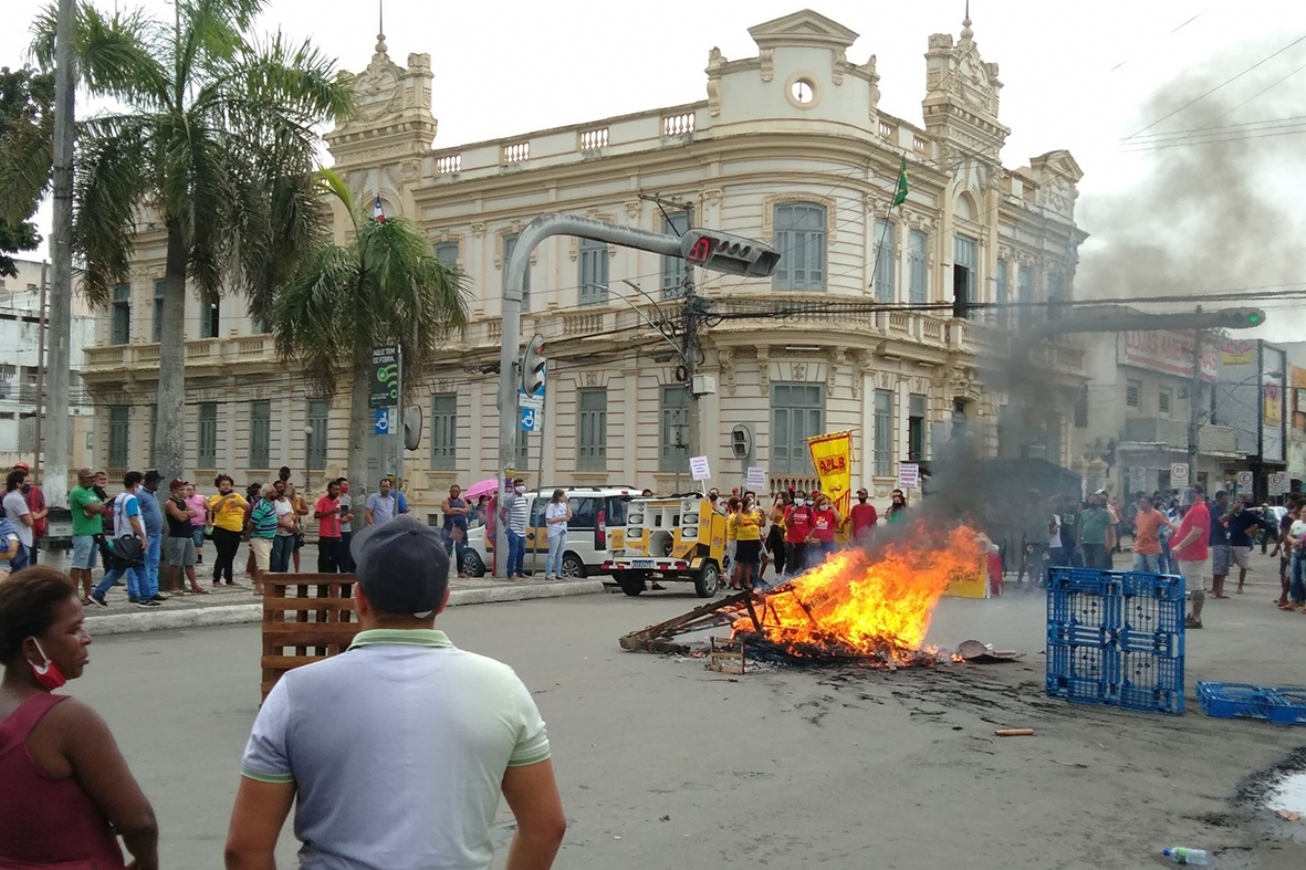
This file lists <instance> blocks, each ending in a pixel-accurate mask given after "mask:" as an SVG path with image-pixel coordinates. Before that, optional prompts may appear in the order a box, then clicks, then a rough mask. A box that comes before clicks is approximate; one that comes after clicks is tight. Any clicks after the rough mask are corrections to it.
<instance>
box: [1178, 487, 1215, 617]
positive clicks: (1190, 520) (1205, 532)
mask: <svg viewBox="0 0 1306 870" xmlns="http://www.w3.org/2000/svg"><path fill="white" fill-rule="evenodd" d="M1188 500H1189V501H1190V502H1191V503H1192V507H1190V508H1189V509H1188V512H1187V513H1186V514H1184V518H1183V521H1182V522H1181V523H1179V531H1177V532H1175V538H1174V544H1173V545H1172V547H1171V549H1172V550H1173V551H1174V555H1175V561H1177V562H1178V563H1179V573H1180V574H1182V575H1183V576H1184V579H1185V580H1187V581H1188V591H1189V593H1190V594H1191V595H1192V601H1193V612H1192V613H1191V614H1189V615H1188V618H1187V619H1185V620H1184V625H1185V626H1186V627H1188V628H1201V627H1202V607H1203V606H1204V605H1205V604H1206V591H1205V586H1204V584H1205V582H1206V581H1205V574H1206V560H1207V559H1208V558H1209V557H1210V555H1211V512H1210V511H1209V510H1208V509H1207V507H1206V492H1205V491H1204V490H1203V489H1202V486H1201V484H1198V483H1194V484H1192V485H1190V486H1189V487H1188Z"/></svg>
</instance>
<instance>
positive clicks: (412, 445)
mask: <svg viewBox="0 0 1306 870" xmlns="http://www.w3.org/2000/svg"><path fill="white" fill-rule="evenodd" d="M423 419H424V418H423V415H422V409H421V408H420V407H419V406H417V405H413V406H412V407H410V408H408V410H406V411H404V449H405V450H416V449H417V448H418V447H421V446H422V420H423Z"/></svg>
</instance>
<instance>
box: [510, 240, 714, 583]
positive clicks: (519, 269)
mask: <svg viewBox="0 0 1306 870" xmlns="http://www.w3.org/2000/svg"><path fill="white" fill-rule="evenodd" d="M551 236H577V237H579V238H582V239H593V240H594V241H596V242H606V243H608V244H613V245H621V246H623V247H626V248H634V249H636V250H640V251H650V252H652V253H654V254H661V255H662V256H664V257H677V258H680V257H682V256H683V255H682V254H681V241H680V239H679V238H678V237H676V236H666V235H662V234H661V233H651V232H648V231H647V230H637V229H635V228H633V227H627V226H619V225H615V224H609V223H605V222H603V221H600V220H595V219H593V218H587V217H581V216H579V215H570V214H546V215H541V216H540V217H537V218H536V219H535V220H533V221H531V222H530V223H529V224H527V225H526V228H525V229H523V230H522V231H521V235H519V236H518V237H517V244H516V246H514V248H513V251H512V256H511V257H509V258H508V263H507V265H506V266H505V268H504V270H503V342H502V345H501V346H500V349H499V468H498V477H499V501H498V505H500V506H502V505H503V504H505V503H506V501H507V496H508V491H507V488H508V484H507V483H506V482H505V477H507V476H508V472H509V470H510V469H515V467H516V461H517V460H516V453H517V427H518V426H519V425H520V419H519V411H518V407H517V385H518V377H517V374H518V372H517V360H518V357H519V356H520V354H521V296H522V287H523V286H524V285H525V283H526V270H527V269H528V268H529V265H530V261H531V253H532V252H533V251H534V250H535V248H536V247H538V246H539V244H540V242H542V241H544V240H545V239H547V238H550V237H551ZM691 438H696V435H691ZM540 440H541V443H542V442H543V436H541V439H540ZM691 443H697V442H696V441H695V442H691ZM542 449H543V448H541V450H542ZM541 456H543V453H541ZM541 464H543V463H542V461H541ZM496 528H497V530H498V532H497V534H496V535H495V540H494V546H495V553H496V554H497V558H496V561H497V562H498V564H499V565H501V566H504V567H505V569H506V567H507V564H508V558H507V554H508V530H507V526H506V524H505V523H503V522H498V523H496Z"/></svg>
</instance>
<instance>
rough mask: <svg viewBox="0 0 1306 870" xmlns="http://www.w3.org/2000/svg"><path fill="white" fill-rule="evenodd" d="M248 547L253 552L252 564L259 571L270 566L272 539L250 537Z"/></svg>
mask: <svg viewBox="0 0 1306 870" xmlns="http://www.w3.org/2000/svg"><path fill="white" fill-rule="evenodd" d="M249 548H250V549H251V550H252V551H253V552H254V566H255V567H256V568H258V570H260V571H266V570H268V569H269V568H270V567H272V539H271V538H250V539H249Z"/></svg>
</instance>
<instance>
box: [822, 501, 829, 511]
mask: <svg viewBox="0 0 1306 870" xmlns="http://www.w3.org/2000/svg"><path fill="white" fill-rule="evenodd" d="M820 509H821V510H823V511H828V510H829V509H830V506H829V505H828V504H824V503H822V504H821V508H820Z"/></svg>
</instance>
